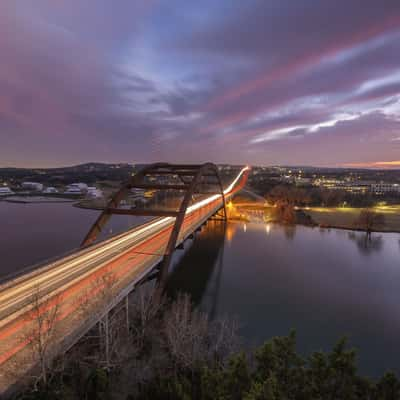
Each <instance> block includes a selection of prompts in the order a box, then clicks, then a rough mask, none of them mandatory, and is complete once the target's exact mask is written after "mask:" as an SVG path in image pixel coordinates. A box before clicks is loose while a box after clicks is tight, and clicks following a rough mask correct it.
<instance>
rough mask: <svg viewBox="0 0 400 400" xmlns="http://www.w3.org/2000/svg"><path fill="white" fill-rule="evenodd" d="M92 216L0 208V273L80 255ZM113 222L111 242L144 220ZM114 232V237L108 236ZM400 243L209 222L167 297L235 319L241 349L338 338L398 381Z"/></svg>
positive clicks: (370, 370) (397, 238)
mask: <svg viewBox="0 0 400 400" xmlns="http://www.w3.org/2000/svg"><path fill="white" fill-rule="evenodd" d="M96 216H97V212H94V211H90V210H82V209H77V208H74V207H72V206H71V205H70V204H24V205H23V204H11V203H5V202H0V221H1V224H0V238H1V239H0V254H1V266H0V271H1V275H2V276H4V275H6V274H9V273H10V272H15V271H16V270H18V269H20V268H22V267H24V266H27V265H30V264H32V263H36V262H40V261H42V260H44V259H47V258H50V257H54V256H56V255H58V254H61V253H63V252H66V251H69V250H71V249H74V248H77V247H78V246H79V243H80V241H81V240H82V238H83V237H84V235H85V233H86V232H87V230H88V227H89V226H90V224H91V223H92V222H93V221H94V219H95V218H96ZM142 221H143V219H140V218H137V217H129V218H128V217H117V218H116V217H113V220H112V221H111V224H110V225H109V226H108V228H107V232H106V233H105V235H107V234H112V233H116V232H118V231H121V230H124V229H127V228H128V227H129V226H132V225H134V224H138V223H140V222H142ZM110 229H111V232H110ZM399 285H400V235H399V234H391V233H384V234H375V235H373V238H372V241H371V242H366V241H365V237H364V235H363V234H362V233H360V232H357V233H356V232H351V231H343V230H335V229H331V230H326V229H319V228H314V229H313V228H309V227H302V226H296V227H289V228H288V227H286V228H285V227H282V226H279V225H273V224H262V223H260V224H256V223H253V224H248V223H247V224H246V223H242V222H230V223H229V224H227V226H226V227H225V226H224V225H223V224H222V223H221V222H210V223H208V224H207V227H205V228H204V229H203V230H202V232H201V233H199V234H197V235H196V238H195V240H193V241H192V240H190V241H188V242H187V243H186V244H185V249H184V250H183V251H182V250H180V251H177V252H176V256H175V267H174V269H173V271H172V273H171V275H170V283H169V290H170V292H171V293H173V292H176V291H178V290H179V291H187V292H189V293H190V294H191V295H192V299H193V301H194V302H195V303H196V304H197V305H198V306H199V307H200V308H201V309H203V310H206V311H207V312H209V313H210V314H211V316H212V317H220V316H225V315H226V316H230V317H235V318H237V319H238V321H239V324H240V334H241V335H242V336H243V338H244V340H245V343H246V345H248V346H253V345H258V344H261V343H262V342H263V341H264V340H265V339H268V338H270V337H271V336H275V335H286V334H288V333H289V331H290V329H292V328H294V329H296V331H297V337H298V349H299V351H300V352H301V353H303V354H308V353H309V352H311V351H313V350H320V349H322V350H329V349H331V348H332V346H333V345H334V344H335V342H336V341H337V340H338V339H339V338H340V337H341V336H343V335H346V336H347V337H348V338H349V344H350V346H352V347H356V348H357V349H358V357H359V367H360V371H361V372H362V373H364V374H367V375H371V376H378V375H381V374H382V373H383V372H384V371H385V370H387V369H393V370H395V371H396V372H397V374H399V375H400V361H399V360H400V346H399V345H398V338H399V337H400V302H399Z"/></svg>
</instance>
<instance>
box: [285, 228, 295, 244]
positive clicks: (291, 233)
mask: <svg viewBox="0 0 400 400" xmlns="http://www.w3.org/2000/svg"><path fill="white" fill-rule="evenodd" d="M283 232H284V233H285V237H286V239H289V240H293V239H294V237H295V236H296V225H285V226H284V227H283Z"/></svg>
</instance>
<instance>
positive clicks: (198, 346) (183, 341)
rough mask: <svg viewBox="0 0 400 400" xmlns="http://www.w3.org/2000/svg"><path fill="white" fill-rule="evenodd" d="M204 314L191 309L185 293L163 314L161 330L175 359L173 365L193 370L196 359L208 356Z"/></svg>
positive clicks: (206, 323)
mask: <svg viewBox="0 0 400 400" xmlns="http://www.w3.org/2000/svg"><path fill="white" fill-rule="evenodd" d="M208 328H209V323H208V318H207V315H206V314H203V313H200V312H198V311H196V310H192V303H191V301H190V297H189V296H188V295H187V294H183V295H179V296H178V298H177V300H176V301H175V302H174V303H172V305H171V307H170V308H169V309H168V310H167V312H166V313H165V315H164V325H163V331H164V334H165V339H166V345H167V348H168V350H169V353H170V354H171V356H172V358H173V360H174V361H175V366H176V365H180V366H182V367H183V368H187V369H189V370H193V369H194V367H195V364H196V363H197V362H198V361H201V360H205V359H207V357H208V351H207V347H206V343H207V340H206V338H207V336H208Z"/></svg>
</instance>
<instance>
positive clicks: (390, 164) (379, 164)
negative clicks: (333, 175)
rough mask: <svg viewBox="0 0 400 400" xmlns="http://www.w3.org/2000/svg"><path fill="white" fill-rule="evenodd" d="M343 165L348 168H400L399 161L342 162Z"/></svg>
mask: <svg viewBox="0 0 400 400" xmlns="http://www.w3.org/2000/svg"><path fill="white" fill-rule="evenodd" d="M343 167H350V168H382V169H385V168H386V169H388V168H400V160H399V161H375V162H363V163H348V164H343Z"/></svg>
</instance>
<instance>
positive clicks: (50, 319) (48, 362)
mask: <svg viewBox="0 0 400 400" xmlns="http://www.w3.org/2000/svg"><path fill="white" fill-rule="evenodd" d="M60 300H61V299H60V297H59V296H55V297H52V298H49V299H45V300H43V296H42V295H41V293H40V288H39V286H37V287H36V288H35V289H34V292H33V294H32V297H31V300H30V309H29V311H28V313H27V315H26V317H25V321H26V323H27V330H26V331H25V332H24V334H23V335H22V340H23V341H24V342H26V343H27V345H28V346H29V347H30V348H31V354H32V357H33V362H34V364H35V365H36V364H38V366H39V370H40V375H39V379H38V381H40V380H41V381H42V382H43V384H44V385H45V386H46V385H47V384H48V380H49V374H50V371H52V367H53V361H54V353H53V351H52V350H53V345H54V344H55V339H56V335H57V329H58V325H57V322H58V318H59V313H60Z"/></svg>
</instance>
